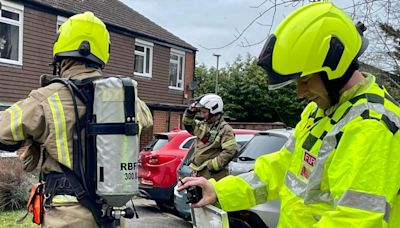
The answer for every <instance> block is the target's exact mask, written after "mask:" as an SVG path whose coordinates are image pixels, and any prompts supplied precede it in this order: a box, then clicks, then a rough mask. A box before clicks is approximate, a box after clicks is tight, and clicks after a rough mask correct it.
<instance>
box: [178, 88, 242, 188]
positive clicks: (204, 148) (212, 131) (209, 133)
mask: <svg viewBox="0 0 400 228" xmlns="http://www.w3.org/2000/svg"><path fill="white" fill-rule="evenodd" d="M223 109H224V103H223V101H222V98H221V97H220V96H218V95H216V94H206V95H204V96H202V97H200V98H198V99H196V102H194V103H192V104H191V105H190V106H189V108H188V109H187V110H186V111H185V114H184V117H183V124H184V126H185V128H186V130H187V131H188V132H189V133H190V134H192V135H194V136H197V138H198V141H197V145H196V150H195V153H194V154H193V157H192V158H191V161H190V165H189V166H190V167H191V168H192V170H193V172H192V176H202V177H205V178H215V179H217V180H218V179H221V178H223V177H225V176H227V175H228V170H227V168H226V166H227V164H228V163H229V162H230V161H231V159H232V157H233V156H234V155H235V154H236V152H237V147H236V140H235V136H234V133H233V130H232V127H231V126H230V125H229V124H228V123H227V122H225V120H224V118H223V116H222V114H223ZM196 111H199V112H200V117H201V119H202V120H197V119H196V118H195V116H196Z"/></svg>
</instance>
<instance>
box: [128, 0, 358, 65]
mask: <svg viewBox="0 0 400 228" xmlns="http://www.w3.org/2000/svg"><path fill="white" fill-rule="evenodd" d="M344 1H346V0H337V1H335V2H338V4H340V5H343V4H345V3H343V2H344ZM122 2H124V3H125V4H127V5H128V6H130V7H131V8H133V9H134V10H136V11H138V12H139V13H140V14H142V15H144V16H145V17H147V18H149V19H150V20H152V21H153V22H155V23H157V24H158V25H160V26H162V27H163V28H165V29H167V30H168V31H170V32H172V33H173V34H175V35H176V36H178V37H179V38H181V39H183V40H185V41H186V42H188V43H190V44H191V45H193V46H195V47H196V48H197V49H198V52H197V55H196V62H197V63H204V64H205V65H207V66H215V65H216V57H214V56H213V54H214V53H216V54H220V55H221V57H220V66H224V65H225V64H226V63H232V62H233V61H234V60H235V58H236V57H237V56H238V55H242V56H245V55H246V53H250V54H251V55H252V56H258V54H259V52H260V50H261V48H262V46H263V44H264V42H262V43H260V44H258V45H254V46H251V47H240V45H247V44H248V43H249V44H254V43H257V42H260V41H262V40H263V39H265V38H266V37H267V35H268V32H269V27H267V26H265V24H269V23H271V21H272V15H273V11H270V12H268V13H266V14H265V15H263V16H262V17H261V18H260V19H259V20H258V22H259V23H260V24H258V23H254V24H253V25H252V26H251V27H250V28H249V29H248V30H247V31H246V33H245V35H244V36H243V37H242V38H241V39H240V40H239V41H237V42H235V43H233V44H232V45H229V46H228V47H225V48H221V49H216V50H207V49H206V48H215V47H221V46H224V45H226V44H228V43H229V42H230V41H232V40H233V39H235V35H237V34H238V32H239V31H242V30H243V29H244V28H245V27H246V26H247V25H248V24H249V23H250V22H251V21H252V20H253V19H254V18H255V17H257V16H258V15H259V13H262V12H263V11H265V10H266V9H267V8H268V7H270V6H271V4H269V3H268V4H264V5H263V6H262V7H259V8H254V7H255V6H257V5H259V4H261V3H262V2H264V0H122ZM278 2H279V1H278ZM350 2H351V1H350ZM293 9H294V8H293V7H280V8H278V9H277V11H276V14H275V23H274V26H273V27H275V26H276V24H278V23H279V22H280V21H281V20H282V19H283V18H284V16H285V15H287V14H288V13H289V12H290V11H292V10H293ZM247 42H248V43H247ZM203 47H206V48H203Z"/></svg>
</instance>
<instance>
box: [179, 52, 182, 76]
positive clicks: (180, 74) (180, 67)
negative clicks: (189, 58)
mask: <svg viewBox="0 0 400 228" xmlns="http://www.w3.org/2000/svg"><path fill="white" fill-rule="evenodd" d="M182 69H183V57H179V80H182V75H183V72H182Z"/></svg>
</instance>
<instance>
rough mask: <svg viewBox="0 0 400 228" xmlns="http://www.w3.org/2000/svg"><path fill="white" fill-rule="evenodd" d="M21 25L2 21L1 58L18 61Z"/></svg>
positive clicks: (0, 34)
mask: <svg viewBox="0 0 400 228" xmlns="http://www.w3.org/2000/svg"><path fill="white" fill-rule="evenodd" d="M18 49H19V27H18V26H15V25H9V24H6V23H3V22H0V58H3V59H10V60H15V61H18Z"/></svg>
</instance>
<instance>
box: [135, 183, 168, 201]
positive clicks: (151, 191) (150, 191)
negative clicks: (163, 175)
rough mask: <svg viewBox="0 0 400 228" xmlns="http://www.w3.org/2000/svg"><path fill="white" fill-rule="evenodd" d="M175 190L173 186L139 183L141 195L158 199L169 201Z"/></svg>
mask: <svg viewBox="0 0 400 228" xmlns="http://www.w3.org/2000/svg"><path fill="white" fill-rule="evenodd" d="M173 190H174V189H173V188H163V187H154V186H148V185H139V195H140V197H142V198H146V199H152V200H156V201H169V199H171V195H172V192H173Z"/></svg>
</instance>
